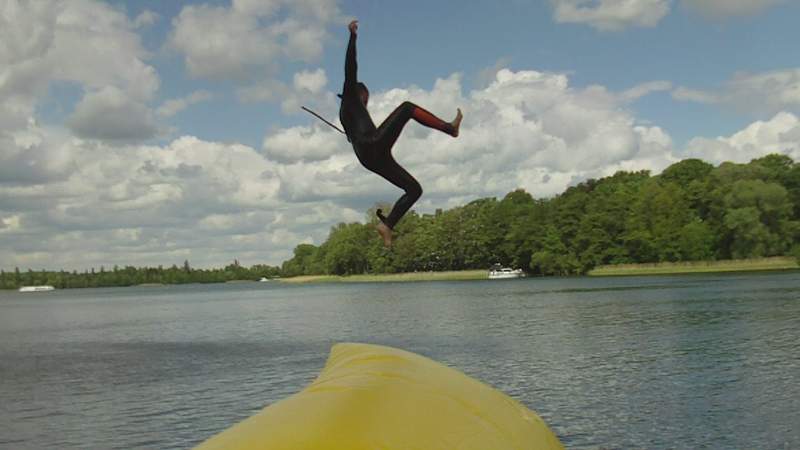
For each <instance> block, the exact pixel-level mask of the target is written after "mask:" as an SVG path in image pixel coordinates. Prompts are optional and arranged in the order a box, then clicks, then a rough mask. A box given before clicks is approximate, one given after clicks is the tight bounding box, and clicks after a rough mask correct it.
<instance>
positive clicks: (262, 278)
mask: <svg viewBox="0 0 800 450" xmlns="http://www.w3.org/2000/svg"><path fill="white" fill-rule="evenodd" d="M258 281H260V282H261V283H263V282H265V281H270V279H269V278H267V277H261V279H260V280H258Z"/></svg>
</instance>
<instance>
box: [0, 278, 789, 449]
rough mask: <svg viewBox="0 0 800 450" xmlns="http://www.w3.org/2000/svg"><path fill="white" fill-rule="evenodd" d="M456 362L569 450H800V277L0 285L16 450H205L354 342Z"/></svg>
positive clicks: (6, 405) (5, 416)
mask: <svg viewBox="0 0 800 450" xmlns="http://www.w3.org/2000/svg"><path fill="white" fill-rule="evenodd" d="M342 341H350V342H368V343H377V344H385V345H391V346H395V347H400V348H404V349H406V350H410V351H414V352H417V353H421V354H423V355H426V356H429V357H431V358H434V359H436V360H438V361H441V362H444V363H446V364H448V365H450V366H453V367H456V368H458V369H460V370H462V371H464V372H466V373H467V374H469V375H472V376H474V377H476V378H478V379H480V380H482V381H485V382H487V383H489V384H491V385H493V386H495V387H497V388H499V389H500V390H502V391H504V392H506V393H508V394H509V395H511V396H513V397H515V398H517V399H518V400H520V401H521V402H523V403H525V404H526V405H527V406H529V407H530V408H532V409H534V410H536V411H537V412H538V413H539V414H540V415H541V416H542V417H543V418H544V419H545V420H546V421H547V422H548V423H549V424H550V426H551V427H552V428H553V430H554V431H555V432H556V433H557V434H558V435H559V437H560V438H561V440H562V442H564V444H565V445H566V446H567V447H569V448H625V449H627V448H759V449H797V448H800V412H798V411H800V275H798V273H796V272H794V273H778V274H758V275H754V274H746V275H741V274H737V275H704V276H683V277H647V278H611V279H595V278H566V279H526V280H509V281H469V282H423V283H384V284H377V283H376V284H318V285H304V286H291V285H285V284H280V283H252V284H234V285H230V284H229V285H210V286H202V285H192V286H165V287H138V288H116V289H92V290H64V291H55V292H50V293H33V294H20V293H15V292H0V448H2V449H15V450H16V449H45V448H58V449H89V448H98V449H131V448H142V449H162V448H163V449H167V448H188V447H192V446H193V445H195V444H197V443H199V442H201V441H202V440H204V439H205V438H207V437H209V436H211V435H212V434H214V433H216V432H219V431H221V430H223V429H225V428H227V427H228V426H230V425H232V424H234V423H235V422H237V421H239V420H241V419H243V418H245V417H248V416H250V415H252V414H253V413H255V412H256V411H258V410H259V409H261V408H263V407H264V406H265V405H268V404H270V403H272V402H274V401H276V400H279V399H281V398H283V397H286V396H288V395H290V394H292V393H294V392H297V391H299V390H300V389H302V388H303V387H304V386H305V385H306V384H308V383H309V382H311V381H312V380H313V378H314V377H315V375H316V374H317V373H318V372H319V370H320V369H321V367H322V366H323V365H324V363H325V359H326V357H327V353H328V351H329V349H330V346H331V345H332V344H334V343H336V342H342Z"/></svg>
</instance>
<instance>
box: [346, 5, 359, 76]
mask: <svg viewBox="0 0 800 450" xmlns="http://www.w3.org/2000/svg"><path fill="white" fill-rule="evenodd" d="M347 28H348V29H349V30H350V42H349V43H348V44H347V55H346V56H345V60H344V90H349V89H354V88H355V87H356V83H357V82H358V63H357V62H356V35H357V34H358V21H357V20H354V21H352V22H350V25H348V26H347Z"/></svg>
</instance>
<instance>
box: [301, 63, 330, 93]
mask: <svg viewBox="0 0 800 450" xmlns="http://www.w3.org/2000/svg"><path fill="white" fill-rule="evenodd" d="M327 84H328V77H327V76H326V75H325V71H324V70H322V69H317V70H314V71H310V70H304V71H301V72H297V73H296V74H294V88H295V89H296V90H298V91H301V90H305V91H308V92H310V93H312V94H319V93H320V92H321V91H322V89H323V88H324V87H325V86H326V85H327Z"/></svg>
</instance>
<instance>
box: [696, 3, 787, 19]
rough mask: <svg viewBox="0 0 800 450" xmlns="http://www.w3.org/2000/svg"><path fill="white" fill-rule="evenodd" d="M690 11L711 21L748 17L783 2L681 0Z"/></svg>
mask: <svg viewBox="0 0 800 450" xmlns="http://www.w3.org/2000/svg"><path fill="white" fill-rule="evenodd" d="M681 2H682V4H683V5H684V6H686V7H687V8H689V9H690V10H692V11H694V12H697V13H699V14H701V15H703V16H705V17H708V18H712V19H724V18H728V17H735V16H748V15H753V14H756V13H759V12H761V11H763V10H764V9H767V8H769V7H771V6H775V5H778V4H781V3H784V2H785V0H681Z"/></svg>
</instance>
